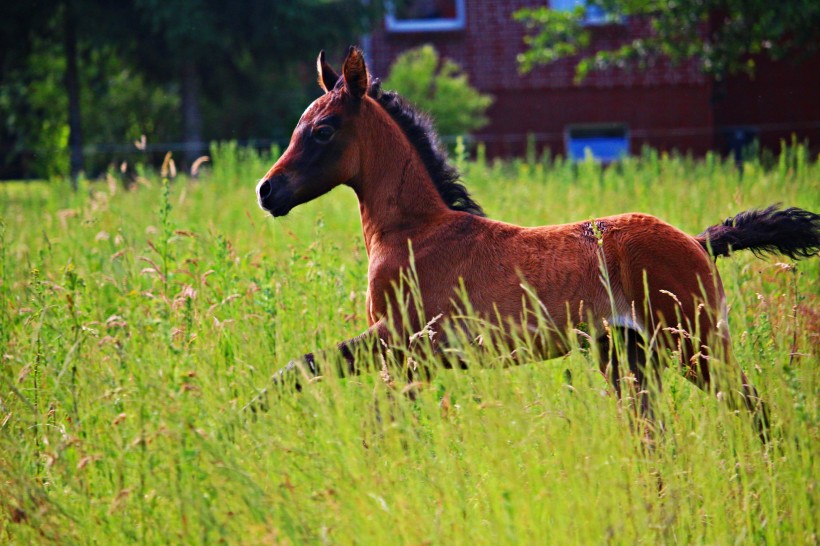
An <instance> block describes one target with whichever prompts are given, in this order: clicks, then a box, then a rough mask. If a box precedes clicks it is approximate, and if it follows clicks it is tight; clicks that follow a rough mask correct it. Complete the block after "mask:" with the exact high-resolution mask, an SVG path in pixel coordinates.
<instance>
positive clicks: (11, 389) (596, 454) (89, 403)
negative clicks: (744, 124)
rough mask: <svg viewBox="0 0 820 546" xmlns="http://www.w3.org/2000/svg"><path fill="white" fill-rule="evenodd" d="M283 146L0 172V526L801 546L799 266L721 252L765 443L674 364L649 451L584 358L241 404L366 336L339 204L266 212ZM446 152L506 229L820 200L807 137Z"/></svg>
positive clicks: (359, 382)
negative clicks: (550, 152)
mask: <svg viewBox="0 0 820 546" xmlns="http://www.w3.org/2000/svg"><path fill="white" fill-rule="evenodd" d="M275 153H276V151H273V152H271V154H258V153H256V152H253V151H249V150H242V149H239V148H237V147H236V146H234V145H231V144H224V145H221V146H217V147H215V148H214V149H213V150H212V156H213V157H212V159H213V161H212V164H211V165H212V166H210V167H209V168H208V169H206V170H205V172H204V173H202V174H201V175H200V176H199V177H198V178H189V177H185V176H182V175H180V176H178V177H176V178H173V179H170V180H168V179H163V178H162V177H161V176H160V175H159V174H154V173H153V171H151V170H150V169H141V170H140V171H139V172H140V176H138V177H137V180H136V182H135V184H134V186H133V188H131V189H130V190H126V189H124V187H123V184H122V183H121V181H120V180H119V177H118V176H117V174H116V173H112V174H111V175H109V177H108V180H107V181H94V182H89V181H83V182H82V183H81V189H80V191H79V192H77V193H76V194H75V193H72V192H70V191H69V190H68V186H67V184H65V185H64V184H63V183H59V182H53V183H43V182H32V183H7V184H0V222H1V223H0V355H1V356H2V368H0V370H1V371H0V542H2V543H8V544H21V545H22V544H54V543H56V544H130V543H136V544H215V543H227V544H471V545H472V544H604V543H606V544H816V543H817V542H818V518H820V484H818V477H820V442H818V435H819V434H820V420H818V417H819V416H820V414H819V413H818V409H819V408H818V401H819V400H820V366H818V364H820V361H819V360H818V359H819V356H818V347H820V290H818V286H819V285H818V280H820V260H818V259H817V258H816V257H814V258H810V259H808V260H804V261H802V262H799V263H798V265H797V266H796V267H792V264H791V263H790V262H789V261H788V260H787V259H783V258H774V257H770V258H765V259H757V258H755V257H754V256H753V255H752V254H751V253H748V252H747V253H739V254H737V255H735V256H733V257H732V258H731V259H721V260H720V261H719V268H720V270H721V274H722V275H723V280H724V285H725V288H726V292H727V296H728V300H729V305H730V307H731V312H730V325H731V330H732V335H733V338H734V344H735V351H736V353H737V358H738V360H739V362H740V363H741V365H742V366H743V368H744V369H745V370H746V371H747V373H748V374H749V376H750V379H751V380H752V381H753V383H754V384H755V385H756V386H757V387H758V388H759V390H760V391H761V394H762V396H763V397H764V398H765V399H766V400H767V401H768V403H769V404H770V406H771V412H772V418H773V435H774V438H773V440H772V441H771V442H770V443H769V444H768V445H763V444H762V443H761V442H760V440H759V439H758V437H757V434H756V433H755V431H754V429H753V426H752V424H751V419H750V417H749V416H748V415H746V414H745V412H739V413H738V412H732V411H730V410H728V409H727V408H726V407H725V405H722V404H719V403H718V402H717V401H716V400H715V397H714V396H709V395H708V394H707V393H704V392H701V391H699V390H697V389H695V388H694V387H692V386H691V385H690V384H689V383H687V382H686V381H684V380H683V379H682V378H681V377H680V371H679V370H675V369H667V370H666V371H665V372H664V387H665V388H664V391H663V392H662V393H661V395H660V397H659V400H658V410H657V411H658V415H659V419H661V420H662V421H663V423H664V426H665V431H664V433H663V434H662V436H660V437H659V438H658V439H657V442H656V445H655V446H654V448H653V449H647V448H646V446H645V443H644V442H643V439H642V437H641V435H639V434H635V433H633V431H632V428H631V426H630V421H629V418H628V416H627V412H625V411H623V409H622V407H621V404H620V403H619V401H618V400H617V398H616V397H615V396H614V394H613V392H612V390H611V388H609V387H608V385H607V383H606V381H605V379H604V378H603V377H602V376H601V374H600V373H599V372H598V371H597V366H596V365H595V364H593V363H592V362H591V361H590V359H589V358H588V357H587V355H585V354H584V352H583V351H581V350H576V351H573V352H572V353H570V354H569V355H568V356H567V357H565V358H562V359H556V360H551V361H545V362H534V363H530V364H526V365H522V366H520V367H514V368H508V369H498V368H497V367H494V366H492V365H489V366H487V365H483V364H486V363H485V362H482V359H481V357H480V356H475V355H473V357H472V358H473V362H471V364H473V365H472V366H471V367H470V368H469V369H467V370H457V371H456V370H441V371H440V372H439V373H437V374H436V375H435V377H434V378H433V379H432V380H431V381H430V383H429V384H425V385H424V386H423V387H422V388H421V390H420V392H419V393H418V395H417V396H416V397H415V399H411V398H408V397H406V396H402V395H401V390H402V387H403V385H402V383H401V382H400V381H397V382H396V384H393V385H390V384H388V382H385V381H384V380H383V379H382V377H381V376H380V374H378V373H370V374H365V375H362V376H358V377H353V378H335V377H326V378H324V379H323V380H322V381H319V382H316V383H313V384H311V385H309V386H308V387H307V388H305V390H304V391H303V392H301V393H299V394H292V393H291V394H286V395H283V396H274V397H272V398H271V399H270V402H269V409H268V411H267V412H265V413H257V414H250V413H248V412H243V411H242V408H243V407H244V406H245V404H247V403H248V402H249V401H250V400H252V399H253V397H254V396H255V394H256V393H257V392H258V390H259V389H261V388H264V387H266V386H267V384H268V378H269V377H270V376H271V375H272V374H273V373H274V372H275V371H276V370H278V369H279V368H280V367H282V366H283V365H285V364H286V363H287V362H288V361H289V360H290V359H293V358H296V357H298V356H299V355H301V354H302V353H304V352H307V351H310V350H314V349H319V348H322V347H331V346H333V344H334V343H336V342H338V341H341V340H343V339H347V338H349V337H352V336H353V335H355V334H358V333H359V332H361V331H362V330H364V329H365V327H366V320H365V315H364V298H365V289H366V268H367V257H366V254H365V250H364V246H363V243H362V240H361V228H360V223H359V217H358V208H357V204H356V200H355V196H354V195H353V193H352V191H350V190H349V189H346V188H338V189H336V190H334V191H333V192H331V193H330V194H329V195H326V196H324V197H323V198H321V199H319V200H317V201H314V202H312V203H310V204H308V205H305V206H302V207H300V208H298V209H296V210H294V211H293V212H292V213H291V214H290V215H289V216H288V217H286V218H284V219H276V220H275V221H274V220H273V219H272V218H270V217H268V216H266V215H265V214H263V212H262V211H261V210H260V209H259V208H258V207H257V205H256V202H255V195H254V187H255V181H256V180H257V179H258V178H259V177H260V176H262V175H263V174H264V173H265V172H266V170H267V169H268V167H269V166H270V164H271V162H272V159H273V158H272V157H271V156H273V155H275ZM456 161H457V162H458V163H459V165H460V167H461V168H462V171H463V172H464V176H465V180H466V183H467V185H468V186H469V188H470V189H471V190H472V192H473V194H474V196H475V197H476V198H477V200H478V201H479V203H481V204H482V205H483V207H484V209H485V210H486V211H487V213H488V215H489V216H491V217H493V218H497V219H502V220H505V221H509V222H514V223H519V224H524V225H539V224H552V223H561V222H569V221H576V220H585V219H590V218H593V217H597V216H603V215H608V214H615V213H619V212H626V211H643V212H647V213H651V214H655V215H657V216H659V217H660V218H662V219H664V220H666V221H668V222H670V223H672V224H673V225H676V226H678V227H680V228H681V229H683V230H685V231H687V232H689V233H693V234H694V233H699V232H700V231H701V230H703V229H704V228H705V227H707V226H709V225H712V224H715V223H718V222H719V221H722V220H723V219H724V218H726V217H727V216H731V215H734V214H736V213H738V212H740V211H742V210H745V209H748V208H751V207H759V206H765V205H768V204H771V203H775V202H783V203H785V204H787V205H793V206H799V207H803V208H807V209H809V210H813V211H820V163H818V160H817V158H811V157H809V156H808V152H807V151H806V148H804V147H802V146H793V147H784V148H783V150H782V152H781V154H780V155H779V156H777V157H774V158H770V161H768V162H766V163H765V164H764V163H761V162H760V161H759V160H751V161H748V162H746V163H744V165H743V167H742V169H740V170H739V169H738V168H736V166H735V165H734V164H733V163H730V162H726V161H724V160H721V159H720V158H719V157H718V156H713V155H710V156H707V157H705V158H701V159H697V160H696V159H693V158H691V157H685V156H676V155H672V156H670V155H666V154H659V153H657V152H654V151H651V150H647V151H645V152H644V153H643V154H641V155H640V156H638V157H634V158H630V159H628V160H626V161H624V162H623V163H622V164H619V165H615V166H612V167H609V168H606V169H603V168H601V167H600V166H598V165H596V164H594V163H592V162H584V163H581V164H572V163H569V162H565V161H562V160H560V159H557V160H556V159H552V158H549V157H536V156H535V155H534V154H530V157H529V158H527V159H520V160H514V161H507V162H488V161H486V160H484V159H483V157H482V156H481V155H479V157H478V159H476V160H469V161H468V160H466V159H464V158H463V157H459V158H456ZM781 262H785V263H786V264H785V265H784V263H781Z"/></svg>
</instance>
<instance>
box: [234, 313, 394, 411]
mask: <svg viewBox="0 0 820 546" xmlns="http://www.w3.org/2000/svg"><path fill="white" fill-rule="evenodd" d="M388 338H389V328H388V327H387V325H386V323H385V322H384V321H383V320H380V321H379V322H377V323H375V324H373V325H372V326H371V327H370V328H368V329H367V330H365V332H364V333H362V334H361V335H358V336H356V337H354V338H352V339H348V340H346V341H343V342H341V343H339V344H338V345H336V347H335V348H334V349H326V350H323V351H320V352H317V353H306V354H304V355H302V357H301V358H298V359H295V360H291V361H290V362H288V364H287V365H286V366H285V367H284V368H282V369H281V370H279V371H278V372H276V373H275V374H273V377H271V380H270V386H268V387H266V388H264V389H261V390H260V391H259V393H258V394H257V395H256V397H255V398H254V399H253V400H252V401H251V402H249V403H248V404H246V405H245V407H244V408H243V409H246V410H247V409H250V410H251V411H254V412H256V411H257V410H259V411H266V410H267V401H268V396H269V395H270V393H271V392H272V391H277V392H287V391H290V390H295V391H301V390H302V387H303V385H305V384H307V383H310V382H311V381H313V380H315V379H316V378H318V377H321V376H322V375H323V373H326V370H328V369H329V366H336V374H337V375H338V376H339V377H347V376H350V375H358V374H360V373H362V371H364V366H363V361H364V360H365V359H366V358H367V357H368V356H372V355H375V354H378V353H381V352H383V351H384V347H385V344H384V343H383V342H385V341H387V339H388Z"/></svg>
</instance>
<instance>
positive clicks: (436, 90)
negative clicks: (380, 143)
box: [384, 45, 493, 136]
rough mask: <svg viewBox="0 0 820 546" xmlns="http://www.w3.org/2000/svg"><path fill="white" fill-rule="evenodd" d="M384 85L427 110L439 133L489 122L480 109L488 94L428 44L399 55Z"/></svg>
mask: <svg viewBox="0 0 820 546" xmlns="http://www.w3.org/2000/svg"><path fill="white" fill-rule="evenodd" d="M384 87H385V88H386V89H394V90H396V91H398V92H399V93H400V94H401V95H402V96H403V97H404V98H406V99H407V100H409V101H410V102H411V103H413V104H414V105H416V106H417V107H418V108H420V109H421V110H423V111H425V112H427V113H429V114H431V115H432V117H433V119H435V120H436V127H437V129H438V132H439V133H440V134H442V135H448V136H451V135H465V134H468V133H469V132H470V131H474V130H476V129H480V128H481V127H484V126H485V125H486V124H487V123H488V122H489V120H488V119H487V117H486V116H485V115H484V113H485V112H486V110H487V108H488V107H489V106H490V104H492V101H493V99H492V97H491V96H490V95H484V94H482V93H479V92H478V91H477V90H476V89H475V88H474V87H472V86H470V83H469V81H468V79H467V74H466V73H464V72H463V71H462V70H461V67H460V66H459V65H458V64H456V63H455V62H454V61H452V60H450V59H446V58H445V59H441V58H440V57H439V54H438V52H437V51H436V49H435V48H434V47H433V46H432V45H424V46H421V47H418V48H415V49H410V50H408V51H405V52H404V53H402V54H401V55H399V56H398V57H397V58H396V60H395V62H394V63H393V65H392V66H391V67H390V73H389V75H388V76H387V78H385V80H384Z"/></svg>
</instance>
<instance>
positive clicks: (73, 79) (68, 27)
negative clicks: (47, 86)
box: [63, 0, 83, 191]
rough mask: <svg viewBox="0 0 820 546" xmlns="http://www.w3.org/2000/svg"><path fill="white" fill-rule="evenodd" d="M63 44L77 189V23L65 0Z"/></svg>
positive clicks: (73, 176) (79, 161)
mask: <svg viewBox="0 0 820 546" xmlns="http://www.w3.org/2000/svg"><path fill="white" fill-rule="evenodd" d="M64 24H65V27H64V29H63V40H64V42H63V46H64V48H65V56H66V70H65V87H66V92H67V93H68V148H69V154H70V166H71V187H72V189H74V190H75V191H76V190H77V177H78V176H79V174H80V172H82V170H83V136H82V130H81V124H82V121H81V120H82V118H81V116H80V82H79V78H78V76H77V23H76V19H75V13H74V3H73V2H72V1H71V0H66V3H65V15H64Z"/></svg>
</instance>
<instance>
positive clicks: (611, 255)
mask: <svg viewBox="0 0 820 546" xmlns="http://www.w3.org/2000/svg"><path fill="white" fill-rule="evenodd" d="M317 65H318V66H317V68H318V73H319V85H320V86H321V87H322V89H323V90H324V91H325V93H324V95H322V96H321V97H319V98H318V99H316V101H314V102H313V103H312V104H311V105H310V106H309V107H308V109H307V110H306V111H305V113H304V114H303V115H302V117H301V119H300V120H299V123H298V124H297V126H296V128H295V130H294V132H293V137H292V139H291V142H290V145H289V146H288V148H287V150H285V152H284V154H283V155H282V157H281V158H280V159H279V160H278V161H277V162H276V164H275V165H274V166H273V167H271V169H270V170H269V171H268V173H267V174H266V175H265V177H264V178H263V179H262V181H261V182H259V184H258V186H257V195H258V199H259V204H260V206H261V207H262V208H263V209H265V210H266V211H268V212H270V214H272V215H273V216H283V215H286V214H287V213H288V212H289V211H290V210H291V209H293V208H294V207H296V206H297V205H299V204H301V203H305V202H307V201H310V200H312V199H315V198H316V197H319V196H321V195H323V194H324V193H326V192H328V191H329V190H331V189H332V188H334V187H335V186H338V185H341V184H345V185H347V186H349V187H351V188H352V189H353V190H354V191H355V192H356V195H357V196H358V199H359V209H360V212H361V221H362V231H363V234H364V241H365V246H366V248H367V255H368V259H369V267H368V292H367V319H368V323H369V324H370V327H369V328H368V329H367V331H366V332H364V333H363V334H361V335H360V336H358V337H356V338H353V339H351V340H348V341H344V342H342V343H340V344H339V345H338V348H337V352H338V354H340V355H341V357H342V358H337V359H336V361H338V362H341V363H342V366H341V369H340V372H341V373H342V374H351V373H357V372H358V371H360V369H359V368H360V366H359V365H358V362H359V361H360V360H361V357H362V356H363V354H364V353H366V352H373V351H379V350H381V348H382V347H383V346H384V344H385V343H386V344H387V345H390V346H397V345H399V346H400V345H402V344H404V345H406V344H407V341H406V340H407V338H406V337H402V338H401V339H395V335H396V333H397V332H398V333H400V334H402V333H406V332H413V331H417V330H418V329H420V328H421V327H423V326H424V317H422V316H418V315H419V314H418V313H415V312H414V311H413V310H412V309H411V310H410V312H409V313H408V312H407V309H403V308H401V307H402V302H406V298H405V297H404V295H403V294H396V292H395V291H396V287H397V286H399V285H401V284H402V283H401V282H400V280H401V278H402V275H404V274H406V273H407V271H408V268H409V267H410V265H411V252H412V258H413V264H414V267H415V275H416V276H417V282H418V290H419V293H420V297H421V308H422V309H423V312H424V314H425V315H426V316H427V317H432V316H436V315H442V316H443V317H444V319H445V320H448V319H449V320H450V321H451V322H452V321H454V320H457V319H455V316H456V315H457V311H458V302H459V301H460V300H459V298H458V297H457V294H458V293H460V290H461V289H462V288H463V289H464V291H465V292H466V294H467V296H468V301H469V305H470V306H471V307H472V310H473V311H474V313H475V314H476V315H478V316H480V317H485V318H487V319H488V320H489V321H490V322H494V323H495V324H496V325H499V326H503V327H504V328H507V329H509V331H511V332H512V331H513V330H515V329H516V328H518V329H519V332H520V331H528V332H530V333H536V334H537V335H536V337H537V339H539V340H541V342H540V343H538V350H539V353H540V354H539V355H538V356H540V357H543V358H548V357H553V356H557V355H560V354H564V353H566V351H568V350H569V348H570V347H569V345H570V344H569V343H568V342H567V339H568V338H567V331H568V330H567V329H568V328H570V329H572V328H577V327H578V325H580V324H582V323H583V324H586V325H587V327H588V328H589V331H592V332H598V333H599V334H600V336H598V337H597V338H595V339H594V342H595V343H597V344H598V347H599V351H598V353H599V354H600V355H601V357H600V365H601V368H602V370H608V375H609V378H610V379H611V380H612V381H613V384H614V386H615V389H616V390H617V391H618V392H619V394H620V379H621V376H620V372H619V369H618V361H619V360H620V361H621V362H622V363H624V364H627V365H628V366H629V369H630V370H631V372H632V374H633V375H634V377H635V378H636V379H637V381H638V382H639V384H640V386H641V387H642V388H643V390H645V388H644V387H645V386H646V383H647V379H648V378H647V375H648V373H647V372H651V373H652V375H653V376H656V370H657V366H658V365H657V363H656V362H655V359H654V358H653V356H654V355H657V354H658V352H659V351H665V350H666V349H670V350H671V351H672V352H674V354H675V355H676V357H677V358H678V359H679V361H680V364H681V365H682V366H683V367H684V369H685V370H686V375H687V377H688V378H689V379H690V380H692V381H693V382H695V383H696V384H697V385H698V386H699V387H701V388H704V389H710V388H711V389H715V390H720V391H724V392H726V393H727V394H726V396H727V397H728V398H730V399H732V400H733V401H734V404H738V403H741V404H743V405H745V406H746V407H748V408H749V409H750V410H752V411H754V412H756V414H757V418H758V419H757V420H758V423H759V424H760V426H761V430H764V427H765V426H766V421H767V417H766V412H765V409H764V407H763V405H762V402H761V400H760V399H759V398H758V396H757V392H756V391H755V389H754V387H752V386H751V385H750V384H749V382H748V381H747V380H746V376H745V375H744V374H743V372H742V371H741V370H740V368H739V367H738V366H737V364H736V363H735V362H734V361H733V359H732V356H731V350H730V349H731V347H730V341H729V330H728V326H727V323H726V305H725V295H724V292H723V287H722V285H721V280H720V277H719V276H718V272H717V269H716V267H715V264H714V261H713V260H714V258H716V257H717V256H725V255H728V254H729V252H730V249H731V250H741V249H744V248H749V249H752V250H753V251H756V252H767V251H771V252H780V253H784V254H787V255H789V256H791V257H793V258H799V257H807V256H810V255H812V254H813V253H814V252H816V251H817V249H818V246H820V217H818V215H816V214H813V213H811V212H808V211H804V210H801V209H795V208H790V209H785V210H781V209H778V208H777V207H769V208H768V209H765V210H752V211H747V212H745V213H742V214H739V215H737V216H735V217H734V218H730V219H728V220H726V221H725V222H724V223H722V224H718V225H716V226H712V227H710V228H708V229H707V230H706V231H705V232H704V233H702V234H701V235H699V236H697V237H693V236H691V235H688V234H686V233H684V232H682V231H680V230H679V229H677V228H675V227H673V226H671V225H669V224H667V223H665V222H662V221H661V220H659V219H657V218H655V217H653V216H649V215H646V214H638V213H630V214H620V215H617V216H610V217H606V218H600V219H597V220H595V221H593V222H589V221H587V222H579V223H574V224H563V225H554V226H543V227H533V228H527V227H520V226H516V225H511V224H507V223H503V222H498V221H495V220H490V219H488V218H485V217H484V214H483V211H482V210H481V208H480V207H479V206H478V204H476V203H475V202H474V201H473V200H472V199H471V198H470V195H469V194H468V192H467V190H466V189H465V187H464V186H463V185H462V184H460V183H459V181H458V173H457V172H456V170H455V169H454V168H453V167H451V166H450V165H449V164H448V162H447V158H446V155H445V154H444V152H443V151H442V149H441V147H440V145H439V142H438V138H437V136H436V134H435V132H434V131H433V129H432V126H431V123H430V121H429V120H428V119H427V118H426V117H425V116H423V115H421V114H419V113H418V112H417V111H416V110H414V109H413V108H412V107H411V106H410V105H409V104H407V103H406V102H405V101H404V100H403V99H402V98H401V97H399V96H398V95H397V94H396V93H393V92H386V91H383V90H382V89H381V88H380V85H379V82H378V81H375V82H371V81H370V77H369V75H368V71H367V67H366V66H365V62H364V58H363V56H362V53H361V51H359V50H358V49H356V48H351V49H350V51H349V52H348V54H347V57H346V59H345V61H344V67H343V70H342V75H341V76H339V75H337V73H336V72H335V71H334V70H333V69H332V68H331V67H330V66H329V65H328V64H327V63H326V62H325V59H324V52H322V53H321V54H320V55H319V59H318V63H317ZM710 254H711V255H710ZM604 277H605V279H604ZM604 280H605V281H606V282H604ZM527 294H530V295H534V296H535V297H536V299H537V304H536V306H537V307H539V308H540V311H541V313H542V314H543V315H546V316H547V317H548V323H549V325H548V326H547V327H546V328H545V327H544V326H543V324H544V321H543V320H542V321H540V323H539V321H537V320H536V319H535V318H534V315H535V314H534V313H532V309H530V310H529V311H528V310H527V309H526V307H527V304H526V302H528V296H527ZM529 299H530V300H531V299H532V298H529ZM396 302H399V303H396ZM400 317H405V319H404V320H402V319H401V318H400ZM408 322H409V324H408ZM499 323H501V324H499ZM539 324H540V326H539ZM462 328H463V326H462ZM510 339H512V337H510ZM436 343H439V344H444V343H446V340H445V339H444V338H443V336H438V337H437V338H436ZM616 346H619V347H621V350H619V351H615V350H614V349H615V347H616ZM619 355H620V356H619ZM324 357H325V359H330V360H333V358H332V357H331V355H330V354H325V355H324ZM322 360H324V359H323V358H318V357H315V356H314V355H313V354H307V355H305V356H304V357H303V359H301V360H299V361H294V362H291V363H290V364H289V365H288V366H287V367H286V368H285V369H283V370H282V371H281V372H279V373H278V374H277V375H276V376H275V378H274V380H275V381H276V382H278V383H284V382H287V383H291V384H293V383H294V382H295V383H296V384H297V387H298V381H299V378H298V377H297V376H298V375H301V374H298V373H296V372H297V371H298V370H300V369H301V371H302V372H303V373H306V374H308V375H311V376H315V375H317V374H319V373H320V365H321V364H322V362H321V361H322ZM718 362H719V363H720V365H721V366H722V369H721V373H718V374H716V373H715V366H716V364H717V363H718ZM649 367H651V368H652V370H648V369H647V368H649ZM724 379H725V383H721V384H717V383H718V381H723V380H724ZM730 391H731V392H735V393H736V394H735V395H732V394H729V392H730ZM647 404H648V402H647V401H646V399H644V400H643V405H644V406H647Z"/></svg>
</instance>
